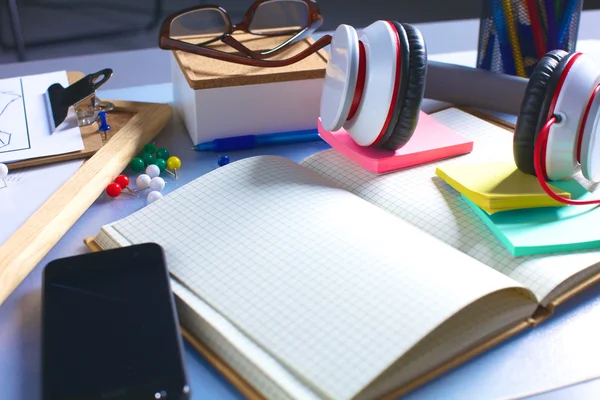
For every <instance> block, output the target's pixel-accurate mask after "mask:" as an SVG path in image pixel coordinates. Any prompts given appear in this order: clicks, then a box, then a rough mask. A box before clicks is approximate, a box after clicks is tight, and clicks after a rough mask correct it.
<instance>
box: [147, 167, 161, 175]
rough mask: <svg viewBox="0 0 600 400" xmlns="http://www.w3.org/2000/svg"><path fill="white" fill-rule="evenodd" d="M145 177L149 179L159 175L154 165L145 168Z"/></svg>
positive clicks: (157, 168) (158, 169)
mask: <svg viewBox="0 0 600 400" xmlns="http://www.w3.org/2000/svg"><path fill="white" fill-rule="evenodd" d="M146 175H148V176H149V177H150V178H156V177H157V176H159V175H160V168H159V167H158V165H156V164H150V165H148V166H147V167H146Z"/></svg>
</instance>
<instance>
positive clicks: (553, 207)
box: [436, 162, 600, 256]
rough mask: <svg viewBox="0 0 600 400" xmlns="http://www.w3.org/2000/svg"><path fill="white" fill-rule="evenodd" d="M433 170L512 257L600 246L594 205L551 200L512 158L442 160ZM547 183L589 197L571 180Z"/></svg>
mask: <svg viewBox="0 0 600 400" xmlns="http://www.w3.org/2000/svg"><path fill="white" fill-rule="evenodd" d="M436 174H437V176H439V177H440V178H441V179H442V180H444V181H445V182H446V183H447V184H448V185H450V186H451V187H452V188H454V189H455V190H456V191H458V192H459V193H460V194H461V198H462V199H463V200H464V201H465V202H466V204H467V205H468V206H469V207H470V208H471V209H472V210H473V212H474V213H475V214H476V215H477V216H478V217H479V218H480V219H481V220H482V222H483V223H484V224H485V225H486V226H487V227H488V228H489V229H490V230H491V231H492V232H493V233H494V235H495V236H496V237H497V238H498V240H499V241H500V242H501V243H502V244H503V245H504V247H506V249H507V250H508V251H509V252H510V253H511V254H512V255H513V256H526V255H535V254H547V253H555V252H567V251H575V250H588V249H596V248H600V230H599V229H596V227H597V226H598V224H600V207H595V206H593V205H591V206H587V205H586V206H580V205H576V206H574V205H566V204H564V203H561V202H558V201H556V200H554V199H552V198H551V197H550V196H548V194H546V192H545V191H544V189H542V187H541V186H540V184H539V182H538V181H537V178H536V177H535V176H533V175H530V174H525V173H523V172H521V171H519V170H518V168H517V167H516V166H515V165H514V163H502V162H490V163H480V164H465V165H447V166H442V167H438V168H437V169H436ZM549 186H550V187H551V189H552V190H553V191H554V192H555V193H557V194H559V195H560V196H562V197H565V198H576V199H578V200H584V199H587V198H591V197H593V196H592V194H591V193H589V192H588V191H587V190H586V189H585V188H584V187H583V186H581V185H580V184H579V183H578V182H577V181H575V180H573V179H571V180H565V181H560V182H553V183H552V185H549Z"/></svg>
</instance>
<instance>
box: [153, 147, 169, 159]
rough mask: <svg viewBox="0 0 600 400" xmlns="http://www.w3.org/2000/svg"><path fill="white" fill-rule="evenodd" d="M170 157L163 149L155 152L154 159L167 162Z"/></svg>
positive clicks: (167, 151)
mask: <svg viewBox="0 0 600 400" xmlns="http://www.w3.org/2000/svg"><path fill="white" fill-rule="evenodd" d="M170 156H171V154H169V150H167V149H165V148H164V147H161V148H160V149H158V150H156V158H162V159H163V160H165V161H167V160H168V159H169V157H170Z"/></svg>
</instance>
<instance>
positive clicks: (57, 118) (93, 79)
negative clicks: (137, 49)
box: [46, 68, 113, 128]
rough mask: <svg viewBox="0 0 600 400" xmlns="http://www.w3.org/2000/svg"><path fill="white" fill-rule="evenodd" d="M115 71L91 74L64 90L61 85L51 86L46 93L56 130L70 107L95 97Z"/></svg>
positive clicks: (108, 70)
mask: <svg viewBox="0 0 600 400" xmlns="http://www.w3.org/2000/svg"><path fill="white" fill-rule="evenodd" d="M112 74H113V71H112V69H110V68H106V69H103V70H101V71H98V72H96V73H93V74H89V75H87V76H85V77H83V78H82V79H80V80H78V81H77V82H75V83H74V84H72V85H71V86H68V87H67V88H64V87H63V86H62V85H61V84H60V83H55V84H53V85H51V86H50V87H49V88H48V90H47V92H46V100H47V101H48V103H49V109H50V116H51V121H52V123H53V124H54V128H57V127H58V126H59V125H60V124H62V123H63V121H64V120H65V118H66V117H67V114H68V111H69V107H71V106H75V105H77V104H79V103H81V102H82V101H84V100H86V99H88V98H90V97H92V96H95V94H96V90H97V89H98V88H99V87H100V86H102V85H103V84H104V83H106V81H108V80H109V79H110V77H111V76H112Z"/></svg>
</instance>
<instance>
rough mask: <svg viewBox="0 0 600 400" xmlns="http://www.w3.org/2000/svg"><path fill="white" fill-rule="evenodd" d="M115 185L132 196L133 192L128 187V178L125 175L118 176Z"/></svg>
mask: <svg viewBox="0 0 600 400" xmlns="http://www.w3.org/2000/svg"><path fill="white" fill-rule="evenodd" d="M115 183H117V184H118V185H119V186H121V189H125V190H127V191H128V192H129V193H131V194H133V193H134V192H133V190H131V188H130V187H129V177H128V176H127V175H119V176H117V177H116V178H115Z"/></svg>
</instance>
